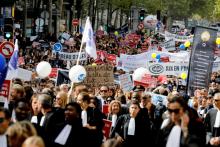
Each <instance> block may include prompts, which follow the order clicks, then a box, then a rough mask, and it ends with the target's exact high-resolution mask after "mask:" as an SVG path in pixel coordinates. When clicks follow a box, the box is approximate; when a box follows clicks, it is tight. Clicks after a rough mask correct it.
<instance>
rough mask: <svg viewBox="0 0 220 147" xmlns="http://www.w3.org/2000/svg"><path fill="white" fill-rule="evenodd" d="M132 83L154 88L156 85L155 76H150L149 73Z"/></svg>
mask: <svg viewBox="0 0 220 147" xmlns="http://www.w3.org/2000/svg"><path fill="white" fill-rule="evenodd" d="M134 85H135V86H137V85H142V86H144V87H145V88H155V87H156V86H157V78H154V77H152V76H151V75H150V74H145V75H144V76H143V77H142V78H141V81H134Z"/></svg>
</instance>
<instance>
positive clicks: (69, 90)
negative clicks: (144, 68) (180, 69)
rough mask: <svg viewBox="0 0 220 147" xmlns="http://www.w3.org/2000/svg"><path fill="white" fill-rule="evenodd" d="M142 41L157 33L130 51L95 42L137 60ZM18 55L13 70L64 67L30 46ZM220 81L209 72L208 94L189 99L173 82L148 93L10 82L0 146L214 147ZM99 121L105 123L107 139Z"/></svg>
mask: <svg viewBox="0 0 220 147" xmlns="http://www.w3.org/2000/svg"><path fill="white" fill-rule="evenodd" d="M81 37H82V36H81V35H80V34H76V35H75V36H73V38H74V42H73V44H74V45H73V46H70V47H68V48H67V51H68V52H77V51H78V49H79V46H80V44H81ZM149 37H150V38H151V39H152V40H153V43H155V44H158V40H160V41H161V40H162V38H160V37H159V36H158V34H156V35H152V36H149V35H146V34H141V38H140V40H139V41H137V42H134V43H133V45H134V46H133V47H131V45H128V44H127V43H126V41H125V38H124V37H123V36H116V35H107V36H106V35H104V36H103V37H97V38H96V44H97V49H99V50H104V51H107V52H108V53H109V54H116V55H118V56H119V55H120V53H126V54H137V53H140V52H142V50H141V49H142V48H143V46H145V47H146V48H148V47H149V44H148V43H149ZM177 47H178V44H177ZM49 48H50V47H49ZM19 56H20V57H23V58H24V63H23V64H20V65H19V66H20V67H21V68H25V69H28V70H31V71H34V70H35V67H36V65H37V64H38V63H39V62H40V61H43V60H45V61H49V62H50V63H51V65H52V66H53V67H59V68H63V69H66V68H67V62H66V61H62V60H59V57H58V56H56V55H53V53H52V50H51V49H47V48H44V49H42V48H40V49H37V47H36V46H33V47H31V48H29V49H20V52H19ZM93 62H95V61H94V60H88V62H87V64H92V63H93ZM105 62H107V61H104V63H103V64H105ZM117 72H120V73H121V74H122V73H125V72H124V71H117ZM219 78H220V73H218V72H214V73H212V76H211V81H210V87H209V89H198V90H196V91H195V92H194V97H189V96H188V95H187V94H185V92H184V87H183V85H179V84H178V81H176V78H173V77H171V78H167V80H166V81H164V82H161V83H158V85H157V87H155V88H153V89H146V88H145V87H144V86H142V85H138V86H134V87H133V89H132V90H131V91H129V92H124V91H123V90H122V89H121V88H120V87H119V86H115V87H114V86H113V87H109V86H107V85H102V86H100V87H96V88H94V87H87V86H86V85H83V84H78V85H74V86H70V85H69V84H61V85H59V86H56V85H55V83H54V81H53V80H51V79H49V78H45V79H33V80H32V81H31V82H28V81H22V80H21V79H18V78H15V79H13V81H12V86H11V89H10V96H9V99H8V101H7V102H5V103H2V104H1V106H0V146H3V147H7V146H9V147H31V146H34V147H45V146H46V147H52V146H55V147H56V146H57V147H62V146H63V147H64V146H65V147H73V146H76V147H84V146H85V147H86V146H91V147H101V146H102V147H120V146H121V147H135V146H138V147H139V146H140V147H141V146H149V147H155V146H156V147H165V146H166V147H203V146H204V147H205V146H220V85H219V84H220V80H219ZM150 93H155V94H158V95H162V96H165V97H166V99H167V103H166V104H164V103H162V102H161V101H159V102H158V103H156V104H155V103H153V101H152V95H151V94H150ZM106 108H107V111H106ZM103 120H108V121H110V122H111V126H110V129H109V133H107V135H106V132H104V131H106V130H104V128H105V125H106V124H105V122H104V121H103Z"/></svg>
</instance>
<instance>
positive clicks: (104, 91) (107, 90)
mask: <svg viewBox="0 0 220 147" xmlns="http://www.w3.org/2000/svg"><path fill="white" fill-rule="evenodd" d="M100 92H108V90H100Z"/></svg>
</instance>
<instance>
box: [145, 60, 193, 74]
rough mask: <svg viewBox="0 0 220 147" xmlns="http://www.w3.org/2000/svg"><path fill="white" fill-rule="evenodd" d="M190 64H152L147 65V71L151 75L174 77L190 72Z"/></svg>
mask: <svg viewBox="0 0 220 147" xmlns="http://www.w3.org/2000/svg"><path fill="white" fill-rule="evenodd" d="M188 65H189V63H188V62H187V63H184V62H174V63H170V62H169V63H150V62H148V64H147V69H148V71H149V74H151V75H173V76H180V75H181V73H183V72H185V73H187V72H188Z"/></svg>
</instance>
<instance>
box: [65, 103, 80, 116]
mask: <svg viewBox="0 0 220 147" xmlns="http://www.w3.org/2000/svg"><path fill="white" fill-rule="evenodd" d="M68 106H72V107H74V108H76V112H77V113H78V114H81V112H82V109H81V107H80V105H79V104H78V103H77V102H70V103H68V104H67V105H66V107H65V109H66V108H67V107H68Z"/></svg>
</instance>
